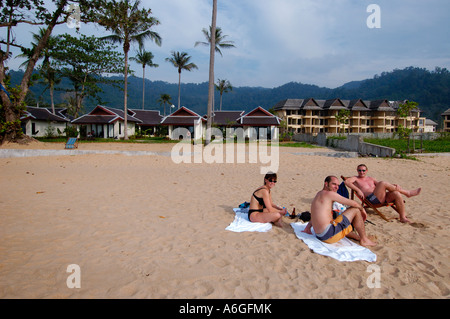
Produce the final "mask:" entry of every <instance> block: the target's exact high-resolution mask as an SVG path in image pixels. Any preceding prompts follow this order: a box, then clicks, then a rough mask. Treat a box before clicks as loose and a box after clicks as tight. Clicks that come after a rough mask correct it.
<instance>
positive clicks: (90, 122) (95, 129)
mask: <svg viewBox="0 0 450 319" xmlns="http://www.w3.org/2000/svg"><path fill="white" fill-rule="evenodd" d="M124 115H125V113H124V111H123V110H120V109H115V108H112V107H106V106H102V105H97V106H96V107H95V108H94V109H93V110H92V111H91V112H89V113H88V114H85V115H82V116H80V117H78V118H76V119H74V120H73V121H72V124H74V125H77V126H78V131H79V132H80V136H82V137H101V138H121V137H124V136H125V131H124V130H125V119H124ZM135 115H136V113H135V112H133V111H132V110H128V111H127V129H128V132H127V133H128V136H130V135H134V134H135V129H136V125H138V124H141V123H143V121H142V120H140V119H138V118H136V117H135Z"/></svg>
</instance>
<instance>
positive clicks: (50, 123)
mask: <svg viewBox="0 0 450 319" xmlns="http://www.w3.org/2000/svg"><path fill="white" fill-rule="evenodd" d="M66 111H67V110H66V109H61V108H58V109H55V114H53V113H52V111H50V110H49V109H47V108H39V107H33V106H27V109H26V111H25V114H24V115H23V116H22V117H21V118H20V121H21V126H22V131H23V133H24V134H26V135H28V136H31V137H44V136H58V135H62V134H64V130H65V129H66V127H67V124H69V123H70V119H69V118H68V117H67V116H66V113H65V112H66Z"/></svg>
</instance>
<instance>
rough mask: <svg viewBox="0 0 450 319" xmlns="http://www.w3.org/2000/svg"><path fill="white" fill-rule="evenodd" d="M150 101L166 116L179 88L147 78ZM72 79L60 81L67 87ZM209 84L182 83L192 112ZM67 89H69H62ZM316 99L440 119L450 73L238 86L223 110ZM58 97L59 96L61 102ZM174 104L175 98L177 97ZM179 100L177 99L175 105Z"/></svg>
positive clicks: (132, 85) (134, 84)
mask: <svg viewBox="0 0 450 319" xmlns="http://www.w3.org/2000/svg"><path fill="white" fill-rule="evenodd" d="M15 73H17V72H11V74H12V80H14V81H16V80H15V79H20V78H21V75H20V73H21V71H18V74H17V75H15ZM111 80H116V81H119V80H123V77H120V76H113V77H111ZM128 81H129V101H130V105H131V106H132V108H139V106H140V105H141V103H142V100H141V96H142V78H139V77H136V76H132V77H130V78H129V79H128ZM144 83H145V88H146V102H145V108H146V109H152V110H160V111H161V114H163V106H162V105H161V103H160V102H158V99H159V98H160V92H166V93H167V94H168V95H170V96H173V97H176V96H177V94H178V93H177V92H178V86H177V84H174V83H167V82H163V81H150V80H148V79H145V82H144ZM65 85H68V84H67V83H64V82H62V83H60V86H62V87H64V86H65ZM207 86H208V83H207V82H204V83H198V84H196V83H182V84H181V94H182V95H183V103H182V105H183V106H186V107H188V108H190V109H192V110H193V111H195V112H197V113H199V114H202V115H203V114H204V113H205V105H206V103H207V94H206V92H207ZM100 87H101V88H102V90H103V91H104V92H102V93H101V94H99V96H100V98H101V103H100V104H102V103H103V104H104V105H108V106H111V107H116V108H120V107H121V105H122V104H123V101H122V100H121V98H122V95H121V94H120V92H118V90H114V89H113V88H112V87H110V86H108V85H104V84H101V85H100ZM43 89H44V88H43V86H42V85H36V86H33V87H32V88H31V91H32V93H33V95H34V96H35V98H36V99H37V100H39V98H40V99H41V105H44V104H43V103H47V105H49V96H48V95H41V93H42V91H43ZM63 91H64V90H63ZM309 97H314V98H316V99H331V98H340V99H346V100H349V99H359V98H361V99H363V100H377V99H388V100H405V99H406V100H409V101H415V102H418V107H419V108H420V109H421V110H422V111H423V112H424V113H423V115H424V116H425V117H427V118H430V119H432V120H434V121H435V122H437V123H440V122H441V113H443V112H444V111H445V110H447V109H448V108H449V107H450V104H449V101H450V72H449V71H448V70H447V69H445V68H436V69H435V70H432V71H429V70H426V69H422V68H415V67H408V68H405V69H402V70H399V69H396V70H393V71H391V72H383V73H381V74H380V75H375V76H374V77H373V78H372V79H366V80H363V81H358V82H350V83H348V84H344V85H343V86H341V87H338V88H335V89H330V88H325V87H319V86H316V85H311V84H302V83H297V82H290V83H286V84H284V85H282V86H279V87H276V88H261V87H233V90H232V91H229V92H228V93H227V94H226V95H224V96H223V102H222V104H223V105H222V109H223V110H244V111H250V110H252V109H254V108H255V107H257V106H262V107H264V108H265V109H267V110H268V109H270V108H271V107H273V106H274V105H275V104H276V103H277V102H279V101H280V100H284V99H287V98H309ZM55 99H56V100H57V101H59V103H62V102H63V100H62V98H61V96H59V97H55ZM58 99H59V100H58ZM173 102H175V101H173ZM96 104H97V101H95V100H90V101H87V102H86V107H85V112H88V111H89V110H91V109H92V108H94V107H95V105H96ZM171 104H176V103H171ZM214 106H215V110H218V109H220V93H219V91H216V94H215V103H214ZM166 111H167V110H166Z"/></svg>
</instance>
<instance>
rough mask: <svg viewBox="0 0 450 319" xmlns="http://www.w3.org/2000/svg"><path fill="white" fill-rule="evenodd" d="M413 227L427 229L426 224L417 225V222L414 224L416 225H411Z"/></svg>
mask: <svg viewBox="0 0 450 319" xmlns="http://www.w3.org/2000/svg"><path fill="white" fill-rule="evenodd" d="M410 225H411V226H412V227H415V228H427V226H426V225H425V224H422V223H416V222H414V223H411V224H410Z"/></svg>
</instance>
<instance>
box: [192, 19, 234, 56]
mask: <svg viewBox="0 0 450 319" xmlns="http://www.w3.org/2000/svg"><path fill="white" fill-rule="evenodd" d="M202 32H203V35H204V36H205V38H206V42H202V41H197V42H195V46H197V45H199V44H201V45H205V46H209V44H210V43H211V26H210V27H209V30H207V29H206V28H203V29H202ZM215 34H216V42H215V50H216V52H217V53H219V54H220V55H221V56H223V55H222V51H220V49H230V48H235V47H236V46H235V45H234V41H225V38H226V37H228V36H227V35H223V34H222V29H221V28H220V27H217V28H216V32H215Z"/></svg>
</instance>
